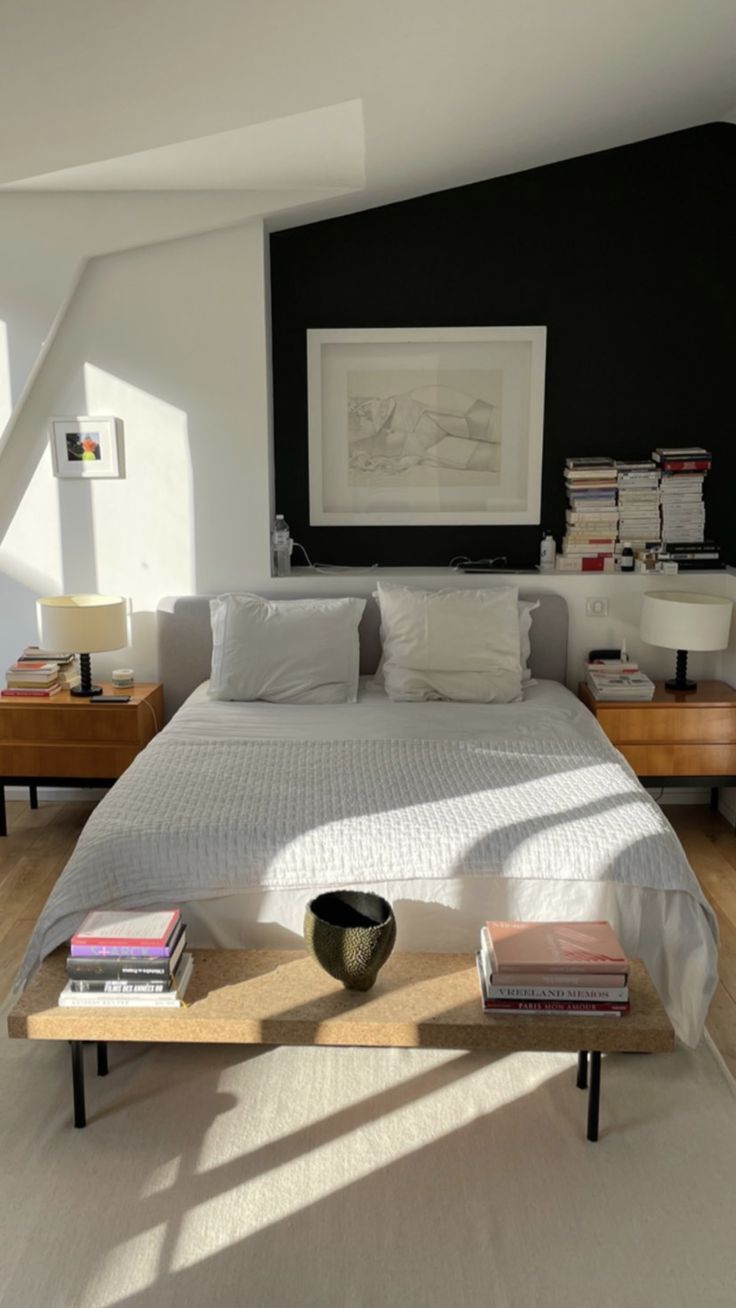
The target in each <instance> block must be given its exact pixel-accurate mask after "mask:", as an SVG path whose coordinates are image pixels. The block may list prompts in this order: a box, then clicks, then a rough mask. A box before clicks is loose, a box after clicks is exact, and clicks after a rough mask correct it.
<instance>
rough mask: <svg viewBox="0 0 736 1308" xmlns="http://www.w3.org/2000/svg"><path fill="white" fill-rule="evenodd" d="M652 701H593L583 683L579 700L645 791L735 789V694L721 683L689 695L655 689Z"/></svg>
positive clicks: (660, 685) (701, 684) (700, 685)
mask: <svg viewBox="0 0 736 1308" xmlns="http://www.w3.org/2000/svg"><path fill="white" fill-rule="evenodd" d="M655 686H656V689H655V691H654V698H653V699H652V700H650V701H649V702H648V703H645V704H642V703H640V702H637V701H633V700H629V701H622V700H616V701H613V700H602V699H593V696H592V695H591V693H590V691H589V690H588V688H587V686H585V685H584V684H583V683H582V682H581V683H580V685H579V687H578V696H579V698H580V699H581V700H582V701H583V703H584V704H586V705H587V707H588V708H589V709H590V711H591V713H594V714H595V716H596V718H597V719H598V722H599V723H600V725H601V726H602V728H603V730H604V731H605V733H606V735H607V736H608V739H609V740H610V741H612V743H613V744H614V745H615V746H616V748H617V749H618V750H620V751H621V753H622V754H623V755H624V758H626V759H627V760H628V762H629V763H630V764H631V766H632V768H633V769H634V771H635V772H636V774H637V776H638V777H640V778H641V780H642V781H646V782H647V783H648V784H649V785H653V786H664V785H686V784H689V783H692V782H697V783H699V784H700V785H705V786H710V788H711V803H712V804H714V805H717V802H718V787H719V786H733V785H736V690H734V689H733V687H731V686H727V685H726V683H725V681H699V682H698V688H697V690H694V691H691V692H690V693H689V694H688V693H681V692H678V691H674V692H673V691H671V690H665V688H664V682H663V681H657V682H656V683H655Z"/></svg>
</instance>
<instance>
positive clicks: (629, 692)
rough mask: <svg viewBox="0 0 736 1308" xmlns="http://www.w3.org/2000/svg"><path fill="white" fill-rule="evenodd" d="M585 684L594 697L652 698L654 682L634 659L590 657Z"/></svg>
mask: <svg viewBox="0 0 736 1308" xmlns="http://www.w3.org/2000/svg"><path fill="white" fill-rule="evenodd" d="M585 684H586V685H587V687H588V690H589V691H590V693H591V695H592V696H593V699H623V700H650V699H652V698H653V696H654V682H653V681H651V680H650V678H649V677H648V676H647V675H646V673H645V672H642V671H641V669H640V667H639V664H638V663H635V662H634V660H633V659H628V658H626V659H588V662H587V663H586V665H585Z"/></svg>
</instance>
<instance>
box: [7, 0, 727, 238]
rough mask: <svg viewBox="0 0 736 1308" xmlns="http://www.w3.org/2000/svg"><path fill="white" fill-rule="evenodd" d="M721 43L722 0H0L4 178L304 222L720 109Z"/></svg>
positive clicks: (671, 127)
mask: <svg viewBox="0 0 736 1308" xmlns="http://www.w3.org/2000/svg"><path fill="white" fill-rule="evenodd" d="M735 50H736V0H455V2H454V3H449V2H448V0H206V2H205V0H64V3H63V4H62V3H60V2H59V0H2V5H1V7H0V185H1V184H3V183H5V184H10V185H13V189H36V190H39V189H40V190H44V189H62V190H89V189H101V190H106V189H120V188H121V187H123V188H125V189H135V188H139V187H140V188H142V189H165V188H167V187H176V188H177V189H189V188H191V189H202V188H208V189H217V188H221V189H233V188H236V189H243V190H246V189H254V190H255V189H258V188H262V187H263V188H265V187H270V188H272V189H273V188H274V187H276V188H278V187H284V188H300V187H307V188H312V190H313V192H314V194H315V196H317V200H316V203H315V204H314V205H312V206H311V207H310V208H309V209H308V210H306V211H305V212H304V215H303V216H304V217H305V218H309V217H315V216H317V215H318V214H322V213H331V212H341V211H343V210H345V209H347V208H358V207H365V206H367V205H371V204H377V203H382V202H385V201H387V200H392V199H399V198H403V197H406V196H411V195H417V194H421V193H424V192H427V191H433V190H439V189H442V188H444V187H449V186H455V185H459V184H461V183H464V182H468V181H475V180H479V179H481V178H485V177H492V176H497V175H499V174H502V173H508V172H514V171H517V170H518V169H522V168H528V167H532V166H534V165H536V164H540V163H547V162H551V161H553V160H556V159H561V158H568V157H571V156H574V155H578V154H583V153H587V152H589V151H593V150H600V149H604V148H606V147H608V146H613V145H620V144H624V143H626V142H630V141H634V140H641V139H643V138H646V137H650V136H655V135H658V134H660V133H664V132H670V131H675V130H677V129H678V128H682V127H687V126H691V125H694V124H697V123H703V122H709V121H713V120H718V119H723V118H727V117H729V116H732V112H733V107H734V105H736V67H735V64H734V51H735ZM110 161H114V162H110ZM363 179H364V189H361V190H360V193H359V194H356V188H357V187H362V186H363ZM336 192H346V193H347V194H345V195H343V196H342V198H341V197H340V196H338V195H337V194H336ZM274 207H275V208H278V207H279V206H278V204H276V205H275V206H274ZM285 221H289V222H292V221H294V218H293V216H289V217H288V218H287V219H285Z"/></svg>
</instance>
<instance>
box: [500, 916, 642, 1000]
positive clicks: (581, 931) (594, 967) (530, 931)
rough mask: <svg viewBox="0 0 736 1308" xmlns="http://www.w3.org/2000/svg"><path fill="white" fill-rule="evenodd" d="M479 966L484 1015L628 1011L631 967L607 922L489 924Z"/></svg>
mask: <svg viewBox="0 0 736 1308" xmlns="http://www.w3.org/2000/svg"><path fill="white" fill-rule="evenodd" d="M476 962H477V965H478V976H479V979H480V990H481V1000H482V1003H483V1009H484V1011H485V1012H486V1013H493V1014H494V1015H495V1014H498V1015H505V1014H509V1013H515V1014H517V1015H518V1014H534V1015H538V1014H541V1013H554V1014H556V1015H557V1016H559V1015H560V1013H572V1014H575V1016H577V1017H582V1016H590V1017H620V1016H621V1014H622V1013H628V1011H629V964H628V960H627V958H626V956H625V954H624V951H623V949H622V948H621V945H620V944H619V942H618V940H617V939H616V936H615V934H614V932H613V930H612V928H611V926H610V925H609V923H608V922H486V924H485V926H484V927H483V928H482V929H481V933H480V949H479V951H478V953H477V955H476Z"/></svg>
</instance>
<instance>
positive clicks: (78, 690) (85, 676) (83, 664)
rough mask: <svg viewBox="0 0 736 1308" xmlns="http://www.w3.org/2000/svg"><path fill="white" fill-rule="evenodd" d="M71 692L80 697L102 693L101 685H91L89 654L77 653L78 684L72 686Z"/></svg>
mask: <svg viewBox="0 0 736 1308" xmlns="http://www.w3.org/2000/svg"><path fill="white" fill-rule="evenodd" d="M71 694H72V695H78V696H79V698H80V699H90V698H91V697H92V696H93V695H101V694H102V686H93V685H92V660H91V659H90V657H89V654H80V655H79V685H78V686H72V688H71Z"/></svg>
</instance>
